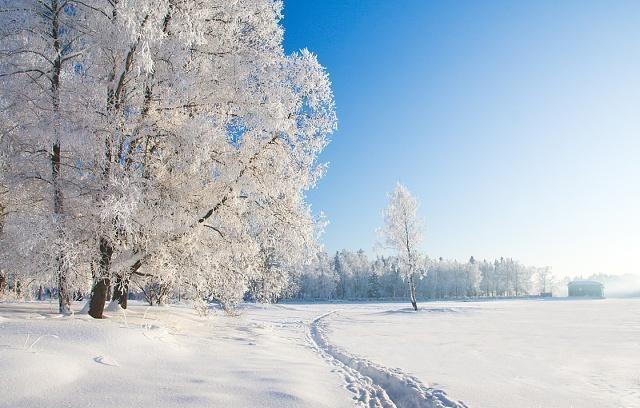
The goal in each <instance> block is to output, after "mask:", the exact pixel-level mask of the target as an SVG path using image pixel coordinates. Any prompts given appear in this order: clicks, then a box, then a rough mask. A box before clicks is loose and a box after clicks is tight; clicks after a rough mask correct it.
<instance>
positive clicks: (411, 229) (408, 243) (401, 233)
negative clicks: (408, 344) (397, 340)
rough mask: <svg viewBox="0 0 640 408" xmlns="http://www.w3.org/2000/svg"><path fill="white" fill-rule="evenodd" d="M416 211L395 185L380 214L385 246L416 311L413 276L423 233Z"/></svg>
mask: <svg viewBox="0 0 640 408" xmlns="http://www.w3.org/2000/svg"><path fill="white" fill-rule="evenodd" d="M417 210H418V201H417V200H416V199H415V198H414V197H413V196H412V195H411V193H410V192H409V190H408V189H407V188H406V187H405V186H404V185H402V184H400V183H397V184H396V187H395V189H394V190H393V192H392V193H391V194H389V204H388V205H387V207H386V208H385V209H384V211H383V215H384V226H383V227H382V228H381V229H380V233H381V235H382V237H383V238H384V240H385V243H386V245H387V246H388V247H389V248H390V249H393V250H394V251H396V252H397V254H398V257H399V258H400V260H401V263H402V272H403V274H404V276H405V279H406V282H407V284H408V285H409V298H410V301H411V306H413V309H414V310H416V311H417V310H418V302H417V299H416V279H417V276H416V272H417V266H418V261H419V259H420V249H419V247H420V243H421V242H422V229H423V226H422V220H421V219H420V218H419V217H418V214H417Z"/></svg>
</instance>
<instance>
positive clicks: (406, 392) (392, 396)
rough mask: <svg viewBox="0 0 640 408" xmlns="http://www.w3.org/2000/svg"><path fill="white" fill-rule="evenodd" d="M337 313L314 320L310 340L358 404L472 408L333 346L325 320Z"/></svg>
mask: <svg viewBox="0 0 640 408" xmlns="http://www.w3.org/2000/svg"><path fill="white" fill-rule="evenodd" d="M335 312H336V311H335V310H334V311H332V312H328V313H325V314H322V315H320V316H318V317H316V318H315V319H313V320H312V321H311V324H310V326H309V334H308V337H309V341H310V342H311V345H312V346H313V348H314V349H315V350H316V351H317V352H318V353H319V354H320V356H321V357H322V358H323V359H324V360H326V361H327V362H328V363H329V364H331V365H333V366H334V367H335V368H336V369H335V371H337V372H339V373H340V374H342V375H343V376H344V379H345V381H346V383H347V389H348V390H350V391H351V392H353V393H354V394H355V399H356V400H357V401H358V403H357V404H358V405H360V406H365V407H370V408H468V407H467V406H466V405H465V404H464V403H462V402H460V401H454V400H452V399H451V398H449V397H448V396H447V394H446V392H444V391H443V390H440V389H436V388H431V387H428V386H427V385H425V384H423V383H422V382H421V381H420V380H419V379H417V378H416V377H413V376H410V375H407V374H405V373H403V372H402V371H400V370H398V369H391V368H387V367H384V366H381V365H379V364H376V363H373V362H371V361H369V360H366V359H364V358H360V357H357V356H354V355H351V354H350V353H348V352H347V351H345V350H343V349H341V348H339V347H337V346H335V345H332V344H331V343H329V341H328V340H327V336H326V334H325V332H326V322H325V318H326V317H328V316H329V315H331V314H333V313H335Z"/></svg>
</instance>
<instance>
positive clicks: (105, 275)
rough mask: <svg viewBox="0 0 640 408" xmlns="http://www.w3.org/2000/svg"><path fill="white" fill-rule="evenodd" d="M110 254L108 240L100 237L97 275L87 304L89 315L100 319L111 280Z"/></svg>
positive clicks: (111, 249) (111, 252) (110, 249)
mask: <svg viewBox="0 0 640 408" xmlns="http://www.w3.org/2000/svg"><path fill="white" fill-rule="evenodd" d="M112 255H113V247H112V246H111V243H110V242H109V240H108V239H106V238H104V237H102V238H100V265H99V268H98V273H99V276H97V277H96V279H97V282H96V284H95V285H93V288H92V289H91V303H90V306H89V315H90V316H91V317H93V318H94V319H102V314H103V313H104V304H105V302H106V301H107V299H108V298H109V297H108V290H109V287H110V286H111V280H110V279H109V265H110V264H111V256H112Z"/></svg>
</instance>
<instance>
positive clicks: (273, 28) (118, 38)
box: [0, 0, 336, 317]
mask: <svg viewBox="0 0 640 408" xmlns="http://www.w3.org/2000/svg"><path fill="white" fill-rule="evenodd" d="M18 3H20V4H18ZM14 5H18V6H19V7H14ZM23 5H25V6H24V7H23ZM2 6H3V7H5V9H6V11H7V12H6V13H0V23H6V24H0V26H2V27H3V31H2V33H3V36H4V37H3V47H4V46H5V44H7V48H6V49H4V48H3V55H2V57H3V58H2V60H1V62H0V64H2V65H1V67H2V70H1V71H0V74H1V75H2V83H1V86H2V93H1V94H0V103H1V104H2V105H1V106H2V111H1V112H2V118H3V129H4V128H5V127H6V129H8V130H7V132H8V133H7V132H4V131H3V132H4V133H3V134H8V135H9V137H8V138H4V136H3V140H2V147H3V151H4V152H8V154H7V155H6V156H7V157H11V160H12V162H11V165H10V167H11V169H14V170H15V171H14V172H12V173H13V174H11V176H10V177H7V179H8V181H9V182H8V183H7V184H6V185H7V189H8V190H9V191H10V192H11V193H17V192H21V191H24V193H23V194H22V195H23V197H22V198H21V197H19V196H18V195H17V194H16V195H15V197H16V199H15V200H13V201H15V205H14V203H13V202H12V203H9V204H10V205H9V208H14V207H15V208H18V207H19V205H25V204H32V206H31V207H32V208H31V209H30V210H31V211H30V212H27V211H22V212H19V211H16V212H15V213H16V215H15V216H13V215H12V216H9V217H8V219H7V221H6V228H5V233H4V234H3V236H4V238H3V239H5V238H6V239H7V240H8V241H7V242H10V243H11V248H14V247H22V249H23V250H24V253H28V254H30V255H31V256H32V257H34V255H37V256H35V258H37V259H41V260H45V259H50V260H51V259H52V260H54V261H57V262H58V264H60V262H61V261H64V263H62V265H63V266H65V268H64V269H60V268H58V270H59V271H62V272H65V273H64V274H63V273H62V272H59V273H58V276H60V277H64V278H65V279H66V280H67V281H69V276H70V275H71V274H72V273H74V274H75V275H77V277H78V279H77V280H76V281H77V282H76V281H74V284H77V285H78V286H80V285H81V286H83V287H86V284H87V281H91V280H92V281H93V285H92V289H91V292H92V296H91V307H90V309H89V312H90V314H91V315H92V316H94V317H102V313H103V309H104V307H105V301H106V300H108V299H107V297H108V293H109V291H110V290H111V292H112V293H113V297H112V300H113V301H114V302H117V303H118V304H119V305H120V306H121V307H126V299H127V294H128V291H129V286H130V284H131V282H132V279H135V282H136V284H137V285H141V286H142V287H157V285H160V286H161V287H162V288H163V289H162V291H163V292H164V291H165V289H164V288H171V287H172V286H174V285H176V284H177V283H178V282H179V285H180V289H181V295H184V296H186V297H187V298H190V299H192V300H194V301H203V300H210V301H214V300H215V301H218V302H220V303H222V304H223V305H224V306H225V307H226V308H233V306H234V305H235V304H237V302H239V301H240V300H241V299H242V298H243V296H244V294H245V293H246V292H247V291H249V290H250V291H251V292H252V295H253V296H254V297H255V298H257V299H260V300H264V301H274V300H277V299H278V298H279V297H281V296H283V295H285V294H286V293H288V291H289V290H290V283H291V281H293V280H294V275H295V274H296V273H298V272H297V271H299V270H300V266H301V265H302V264H304V262H305V261H306V259H308V258H309V254H313V253H316V252H317V245H316V241H317V236H318V233H319V231H320V230H321V229H322V228H321V226H322V221H321V220H319V219H317V218H316V217H314V216H313V215H312V213H311V209H310V207H309V205H308V204H307V203H306V201H305V196H304V194H305V191H306V190H307V189H309V188H312V187H313V186H314V185H315V183H316V181H317V180H318V179H319V178H320V177H321V176H322V174H323V173H324V170H325V167H324V165H323V164H321V163H318V161H317V157H318V154H319V153H320V152H321V151H322V149H323V148H324V147H325V145H326V144H327V143H328V135H329V134H330V133H331V132H332V131H333V130H334V128H335V125H336V117H335V110H334V106H333V95H332V92H331V87H330V82H329V79H328V76H327V74H326V72H325V71H324V68H323V67H322V66H321V65H320V64H319V63H318V61H317V59H316V57H315V56H314V55H313V54H312V53H310V52H308V51H306V50H303V51H301V52H297V53H293V54H289V55H287V54H285V53H284V50H283V47H282V36H283V30H282V27H281V26H280V20H281V18H282V3H281V2H279V1H271V0H251V1H246V2H227V1H222V0H219V1H212V2H206V3H203V2H199V1H193V0H135V1H126V2H123V1H120V2H111V1H104V2H102V1H100V2H80V1H72V0H69V1H65V2H62V3H58V2H54V1H51V4H49V2H43V1H35V0H33V1H28V0H20V1H16V2H12V1H4V2H3V3H2ZM27 6H28V7H27ZM52 12H53V14H52ZM34 16H36V17H37V18H39V20H37V21H36V20H35V18H36V17H34ZM54 16H60V19H59V21H63V20H64V24H63V26H58V30H55V33H54V32H53V31H52V30H51V27H53V25H55V21H58V20H56V18H57V17H54ZM36 23H37V26H36V25H35V24H36ZM33 27H36V28H37V30H35V31H34V29H33ZM5 28H6V29H5ZM34 32H35V33H36V34H34ZM56 35H58V36H66V37H64V38H68V39H69V41H68V43H64V45H63V46H62V49H61V51H59V52H56V51H55V49H56V48H55V44H56V40H55V39H51V37H55V36H56ZM30 36H36V37H37V36H42V37H43V38H44V39H43V40H41V39H39V38H36V39H33V38H31V37H30ZM61 38H62V37H61ZM58 42H60V41H58ZM41 43H42V44H41ZM34 47H40V48H37V49H36V48H34ZM47 47H49V48H51V47H53V48H52V49H53V50H54V51H53V52H49V51H48V50H49V48H47ZM23 49H26V50H28V52H27V51H25V52H23V51H22V50H23ZM41 49H42V50H47V51H46V52H45V51H42V50H41ZM62 50H63V51H62ZM56 58H58V59H59V60H60V61H59V62H60V63H61V75H60V80H61V82H60V85H59V88H57V89H58V90H59V94H60V98H59V99H60V104H59V106H60V109H59V110H58V111H59V112H58V111H56V109H54V108H55V103H54V102H52V101H55V100H56V98H55V92H53V91H52V88H51V86H50V82H51V78H52V77H51V75H53V74H52V72H53V73H55V72H56V71H55V69H53V70H52V69H51V68H50V67H48V66H47V64H49V63H51V61H53V67H54V68H55V67H56V66H57V65H56V63H55V61H56ZM40 59H41V60H42V61H40ZM34 61H35V62H38V61H40V62H38V63H39V64H40V65H38V66H35V65H33V64H34ZM32 65H33V66H35V67H36V68H37V69H36V68H33V67H32ZM53 82H54V83H55V81H53ZM36 102H37V103H36ZM45 102H46V103H45ZM25 106H26V107H27V109H22V108H24V107H25ZM21 109H22V110H24V111H25V113H23V112H21ZM5 119H6V121H5ZM4 124H6V126H4ZM54 125H55V126H54ZM56 129H61V130H64V132H57V131H56ZM52 130H53V131H52ZM49 133H51V134H53V136H51V135H49ZM42 135H47V137H46V138H45V137H41V136H42ZM56 135H59V136H60V137H61V139H60V140H61V142H60V146H62V147H61V150H60V152H61V153H60V160H59V161H60V170H59V171H58V170H57V167H56V165H53V170H51V168H52V166H51V163H52V161H51V160H53V163H56V160H57V159H55V158H54V159H52V157H55V156H56V154H55V149H53V150H51V149H52V148H51V146H55V145H56V140H57V139H56V137H57V136H56ZM54 136H56V137H54ZM63 136H64V137H63ZM49 151H53V153H52V154H49ZM16 152H18V153H19V154H16ZM37 155H40V159H41V160H40V161H37V160H33V158H34V157H37ZM36 166H38V167H36ZM47 169H49V173H46V170H47ZM61 175H62V176H61ZM3 180H4V179H3ZM56 180H57V181H56ZM3 183H4V181H3ZM3 185H4V184H3ZM56 185H59V186H60V188H56ZM25 186H28V187H29V188H26V189H25V188H24V187H25ZM56 191H59V192H60V194H58V193H56ZM62 193H64V194H62ZM11 195H12V194H10V196H11ZM47 195H49V196H51V197H53V198H54V199H52V200H49V201H47V200H45V199H44V198H45V197H46V196H47ZM55 197H59V198H63V199H64V201H58V202H63V203H64V205H63V206H60V208H59V210H56V208H57V207H56V205H57V204H55V203H56V202H57V201H56V200H55ZM18 198H20V199H19V200H18ZM27 207H28V206H24V208H27ZM12 211H13V210H12ZM60 214H62V215H60ZM10 225H12V226H14V227H15V231H19V230H20V229H21V228H22V229H24V227H29V228H27V230H28V231H31V232H32V236H31V237H22V236H18V235H15V234H13V233H10V232H11V231H10V230H11V228H9V226H10ZM58 226H60V227H58ZM47 231H53V232H54V233H49V232H47ZM27 238H29V239H27ZM54 238H55V240H54ZM58 242H60V244H58ZM7 252H10V251H7ZM12 253H19V252H17V251H13V252H12ZM56 254H57V255H56ZM50 263H51V262H50ZM34 264H36V265H38V267H37V268H36V267H33V268H31V272H30V273H29V274H30V275H33V274H34V273H35V270H36V269H38V270H50V269H51V268H50V267H47V265H46V262H44V261H42V262H40V261H38V262H34ZM68 271H71V272H68ZM61 282H62V281H61ZM167 290H170V289H167ZM61 293H62V292H61ZM67 298H68V296H67ZM63 304H65V305H66V304H68V302H67V301H63V302H62V303H61V308H62V305H63Z"/></svg>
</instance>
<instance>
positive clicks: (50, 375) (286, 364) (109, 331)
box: [0, 299, 640, 408]
mask: <svg viewBox="0 0 640 408" xmlns="http://www.w3.org/2000/svg"><path fill="white" fill-rule="evenodd" d="M81 306H82V305H80V304H77V305H75V308H76V310H79V309H80V308H81ZM354 404H356V405H363V406H369V407H376V406H378V407H394V406H398V407H414V406H415V407H465V406H468V407H523V408H526V407H545V408H546V407H585V408H589V407H640V300H639V299H629V300H615V299H607V300H579V301H561V300H551V301H535V300H528V301H497V302H468V303H462V302H434V303H423V304H422V305H421V310H420V311H419V312H417V313H415V312H411V311H409V310H408V308H407V305H406V304H391V303H380V304H311V305H301V304H285V305H273V306H254V305H244V306H243V307H242V313H241V315H239V316H236V317H230V316H225V315H224V314H223V313H221V312H215V313H213V314H212V315H211V316H209V317H207V318H201V317H198V316H197V315H196V314H195V313H194V312H193V310H192V309H190V308H189V307H187V306H171V307H160V308H158V307H153V308H149V307H146V306H144V305H142V304H136V303H135V302H134V303H133V304H132V305H131V306H130V309H129V310H128V311H127V312H126V315H125V314H123V313H122V312H112V313H111V317H110V318H109V319H105V320H101V321H98V320H93V319H90V318H88V317H87V316H84V315H79V314H76V315H75V316H72V317H62V316H60V315H57V314H56V313H55V304H50V303H46V302H32V303H22V304H20V303H3V304H0V407H32V406H39V405H47V406H48V405H53V406H65V407H114V406H157V407H204V406H224V407H251V406H264V407H289V406H291V407H293V406H295V407H350V406H353V405H354Z"/></svg>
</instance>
